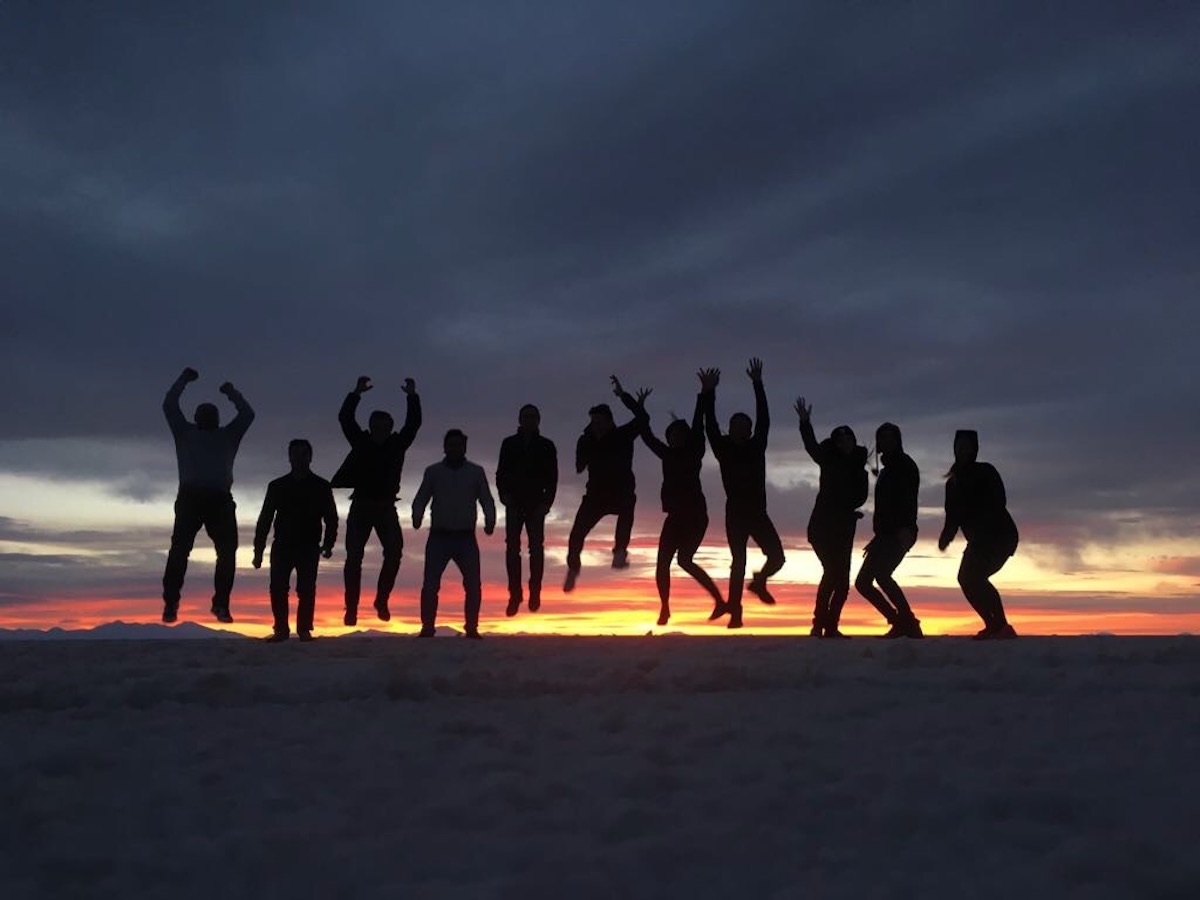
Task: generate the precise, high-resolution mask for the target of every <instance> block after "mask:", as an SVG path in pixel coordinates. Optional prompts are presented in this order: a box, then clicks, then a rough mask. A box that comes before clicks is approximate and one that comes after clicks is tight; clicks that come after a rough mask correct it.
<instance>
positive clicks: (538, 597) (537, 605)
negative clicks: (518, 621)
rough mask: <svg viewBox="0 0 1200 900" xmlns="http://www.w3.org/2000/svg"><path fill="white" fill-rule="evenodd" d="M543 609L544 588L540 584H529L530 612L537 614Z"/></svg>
mask: <svg viewBox="0 0 1200 900" xmlns="http://www.w3.org/2000/svg"><path fill="white" fill-rule="evenodd" d="M541 608H542V586H541V585H540V584H537V585H535V584H533V582H530V584H529V611H530V612H537V611H538V610H539V609H541Z"/></svg>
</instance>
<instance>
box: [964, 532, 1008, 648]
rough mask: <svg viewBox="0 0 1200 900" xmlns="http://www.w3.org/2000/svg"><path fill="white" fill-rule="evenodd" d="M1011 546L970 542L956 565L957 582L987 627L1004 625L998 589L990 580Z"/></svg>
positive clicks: (1004, 559)
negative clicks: (960, 560)
mask: <svg viewBox="0 0 1200 900" xmlns="http://www.w3.org/2000/svg"><path fill="white" fill-rule="evenodd" d="M1013 552H1014V548H1012V547H1009V546H1007V545H1005V546H996V545H993V544H984V543H980V542H979V541H969V542H968V543H967V549H966V550H964V551H963V555H962V562H961V563H959V566H958V584H959V587H961V588H962V592H963V596H964V597H966V598H967V602H968V603H970V604H971V608H972V609H974V610H975V612H976V613H977V614H978V615H979V618H981V619H983V624H984V626H985V627H987V628H991V629H996V628H1003V627H1004V626H1005V625H1007V624H1008V619H1007V618H1006V617H1005V615H1004V603H1003V602H1002V601H1001V599H1000V592H999V591H998V590H996V586H995V585H994V584H992V582H991V581H990V580H989V579H990V578H991V577H992V576H993V575H995V574H996V573H997V572H999V571H1000V570H1001V569H1002V568H1004V564H1005V563H1006V562H1008V558H1009V557H1010V556H1012V555H1013Z"/></svg>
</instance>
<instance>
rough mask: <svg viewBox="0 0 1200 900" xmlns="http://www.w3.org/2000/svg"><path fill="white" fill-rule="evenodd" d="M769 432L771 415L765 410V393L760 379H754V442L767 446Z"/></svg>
mask: <svg viewBox="0 0 1200 900" xmlns="http://www.w3.org/2000/svg"><path fill="white" fill-rule="evenodd" d="M770 431H771V413H770V411H769V410H768V409H767V391H766V388H764V387H763V383H762V377H761V374H760V377H758V378H756V379H754V441H755V442H756V443H758V444H761V445H762V446H763V447H764V448H765V447H766V446H767V435H768V434H769V433H770Z"/></svg>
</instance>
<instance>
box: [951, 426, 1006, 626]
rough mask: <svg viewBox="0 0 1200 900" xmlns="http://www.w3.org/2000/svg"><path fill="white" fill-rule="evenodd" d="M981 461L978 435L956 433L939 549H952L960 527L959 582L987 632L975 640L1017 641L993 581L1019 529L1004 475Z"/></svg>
mask: <svg viewBox="0 0 1200 900" xmlns="http://www.w3.org/2000/svg"><path fill="white" fill-rule="evenodd" d="M978 457H979V434H978V432H975V431H958V432H955V435H954V465H953V466H951V467H950V472H949V473H948V474H947V476H946V524H945V525H943V526H942V533H941V536H940V537H938V549H939V550H943V551H944V550H945V549H946V548H947V547H949V546H950V542H951V541H953V540H954V536H955V535H956V534H957V533H958V531H959V529H960V528H961V529H962V533H963V537H965V538H966V539H967V549H966V550H964V551H963V555H962V562H961V563H960V564H959V567H958V583H959V586H961V587H962V592H963V596H965V597H966V598H967V602H968V603H970V604H971V608H972V609H974V610H975V612H976V613H978V614H979V618H981V619H982V620H983V630H982V631H980V632H979V633H978V634H977V635H975V637H976V638H979V639H993V638H1000V639H1002V638H1015V637H1016V636H1017V633H1016V631H1014V630H1013V627H1012V626H1011V625H1009V624H1008V619H1007V618H1006V617H1005V615H1004V604H1003V602H1002V601H1001V599H1000V592H999V591H998V590H996V587H995V585H993V584H992V582H991V580H990V579H991V577H992V576H993V575H995V574H996V573H997V572H999V571H1000V569H1001V568H1003V567H1004V564H1005V563H1006V562H1008V558H1009V557H1010V556H1012V555H1013V554H1014V553H1016V552H1017V542H1018V540H1019V535H1018V534H1017V525H1016V523H1015V522H1014V521H1013V518H1012V516H1011V515H1009V512H1008V507H1007V498H1006V497H1005V493H1004V482H1003V481H1002V480H1001V479H1000V473H999V472H997V471H996V468H995V466H993V465H992V464H991V463H985V462H979V461H978Z"/></svg>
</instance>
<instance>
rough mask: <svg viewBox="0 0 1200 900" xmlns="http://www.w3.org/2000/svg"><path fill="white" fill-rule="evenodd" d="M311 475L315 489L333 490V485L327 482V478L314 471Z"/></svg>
mask: <svg viewBox="0 0 1200 900" xmlns="http://www.w3.org/2000/svg"><path fill="white" fill-rule="evenodd" d="M312 477H313V486H314V487H315V488H316V489H317V490H320V491H331V490H333V485H331V484H330V483H329V479H327V478H322V477H321V476H320V475H318V474H317V473H316V472H314V473H313V476H312Z"/></svg>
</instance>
